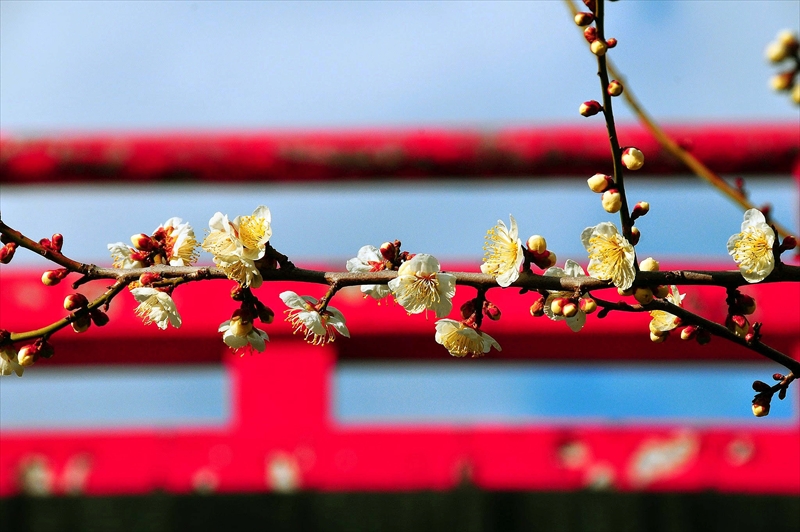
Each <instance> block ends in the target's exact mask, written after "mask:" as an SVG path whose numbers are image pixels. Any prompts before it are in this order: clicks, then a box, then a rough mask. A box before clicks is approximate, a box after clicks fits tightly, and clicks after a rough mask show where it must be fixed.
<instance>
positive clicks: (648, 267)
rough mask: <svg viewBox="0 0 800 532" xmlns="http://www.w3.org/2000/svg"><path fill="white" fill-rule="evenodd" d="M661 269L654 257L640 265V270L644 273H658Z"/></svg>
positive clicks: (648, 258)
mask: <svg viewBox="0 0 800 532" xmlns="http://www.w3.org/2000/svg"><path fill="white" fill-rule="evenodd" d="M658 268H659V264H658V261H657V260H656V259H654V258H653V257H647V258H646V259H644V260H643V261H642V262H640V263H639V269H640V270H642V271H643V272H657V271H658Z"/></svg>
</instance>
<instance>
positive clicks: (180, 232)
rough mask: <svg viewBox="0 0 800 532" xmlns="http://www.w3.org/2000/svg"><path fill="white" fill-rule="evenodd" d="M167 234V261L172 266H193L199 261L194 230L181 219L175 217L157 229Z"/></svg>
mask: <svg viewBox="0 0 800 532" xmlns="http://www.w3.org/2000/svg"><path fill="white" fill-rule="evenodd" d="M159 229H163V230H164V233H165V234H166V248H167V249H166V252H167V261H168V262H169V265H170V266H191V265H192V264H193V263H194V262H195V261H197V249H196V248H197V239H196V238H195V236H194V229H192V226H191V225H189V224H188V223H186V222H184V221H183V220H181V219H180V218H177V217H173V218H170V219H169V220H167V221H166V222H164V224H163V225H161V226H159V228H158V229H156V232H158V230H159Z"/></svg>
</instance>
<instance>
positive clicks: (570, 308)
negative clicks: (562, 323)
mask: <svg viewBox="0 0 800 532" xmlns="http://www.w3.org/2000/svg"><path fill="white" fill-rule="evenodd" d="M561 313H562V314H563V315H564V317H565V318H571V317H573V316H574V315H575V314H577V313H578V305H576V304H575V302H574V301H568V302H567V303H565V304H564V306H563V308H562V310H561Z"/></svg>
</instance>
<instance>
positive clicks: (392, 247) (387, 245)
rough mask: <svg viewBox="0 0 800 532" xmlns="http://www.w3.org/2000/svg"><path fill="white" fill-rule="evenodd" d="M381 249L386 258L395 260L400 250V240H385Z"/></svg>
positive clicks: (390, 260)
mask: <svg viewBox="0 0 800 532" xmlns="http://www.w3.org/2000/svg"><path fill="white" fill-rule="evenodd" d="M380 251H381V255H382V256H383V258H384V259H386V260H388V261H389V262H394V261H395V260H396V259H397V252H398V251H400V241H398V240H395V241H394V242H384V243H383V244H381V250H380Z"/></svg>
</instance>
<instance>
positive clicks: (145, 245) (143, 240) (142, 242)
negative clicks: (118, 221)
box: [131, 233, 157, 251]
mask: <svg viewBox="0 0 800 532" xmlns="http://www.w3.org/2000/svg"><path fill="white" fill-rule="evenodd" d="M131 243H132V244H133V247H135V248H136V249H138V250H139V251H151V250H153V249H155V247H156V246H157V243H156V241H155V240H153V239H152V238H151V237H149V236H148V235H146V234H144V233H139V234H138V235H133V236H132V237H131Z"/></svg>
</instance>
